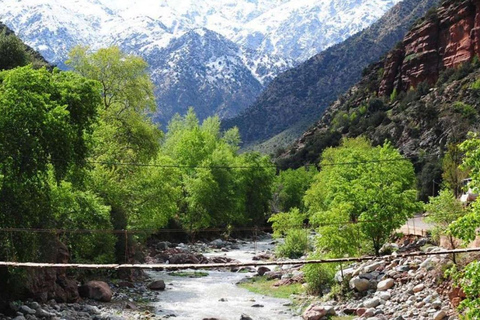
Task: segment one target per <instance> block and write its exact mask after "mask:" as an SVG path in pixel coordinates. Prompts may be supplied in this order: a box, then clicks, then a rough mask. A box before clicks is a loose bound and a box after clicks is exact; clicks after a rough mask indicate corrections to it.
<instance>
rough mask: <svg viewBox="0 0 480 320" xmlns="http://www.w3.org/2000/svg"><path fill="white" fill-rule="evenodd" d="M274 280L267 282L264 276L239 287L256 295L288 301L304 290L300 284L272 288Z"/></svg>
mask: <svg viewBox="0 0 480 320" xmlns="http://www.w3.org/2000/svg"><path fill="white" fill-rule="evenodd" d="M275 282H276V280H267V278H266V277H265V276H262V277H253V278H250V279H249V280H248V281H246V282H241V283H240V284H239V286H240V287H241V288H245V289H247V290H249V291H251V292H254V293H258V294H261V295H265V296H271V297H274V298H280V299H288V298H290V297H291V295H292V294H302V293H304V292H305V289H304V288H303V286H302V285H301V284H300V283H296V284H291V285H286V286H279V287H274V286H273V285H274V284H275Z"/></svg>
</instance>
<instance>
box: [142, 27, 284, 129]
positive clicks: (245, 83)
mask: <svg viewBox="0 0 480 320" xmlns="http://www.w3.org/2000/svg"><path fill="white" fill-rule="evenodd" d="M146 58H147V59H148V60H147V62H148V63H149V65H150V66H152V67H151V77H152V80H153V82H154V83H156V88H155V96H156V98H157V100H158V103H159V107H158V110H157V112H156V114H155V120H157V121H158V122H160V123H162V124H166V123H168V121H169V120H170V119H171V118H172V116H173V115H174V114H175V113H180V114H185V113H186V112H187V110H188V108H189V107H191V106H193V107H194V108H195V112H196V114H197V115H198V117H199V118H200V119H205V118H207V117H209V116H211V115H212V114H217V115H219V116H220V117H221V118H226V117H232V116H234V115H236V114H238V113H239V112H240V111H242V110H243V109H244V108H245V106H248V105H249V104H251V103H253V101H254V99H255V97H257V96H258V95H259V94H260V92H261V90H262V89H263V88H264V84H266V83H268V82H270V81H271V80H272V78H273V76H275V75H276V74H277V73H278V72H280V71H283V70H285V69H287V68H288V67H290V66H291V65H292V62H291V61H289V60H285V59H282V58H280V57H276V56H271V55H267V54H263V55H262V54H260V52H259V51H254V50H247V49H242V48H240V47H238V45H236V44H235V43H233V42H232V41H230V40H227V39H226V38H225V37H223V36H222V35H220V34H218V33H216V32H213V31H210V30H208V29H204V28H201V29H194V30H191V31H189V32H187V33H186V34H184V35H183V36H181V37H179V38H177V39H173V40H172V41H171V42H170V44H169V45H168V46H167V47H166V48H162V49H153V50H152V52H150V53H149V54H148V56H147V57H146Z"/></svg>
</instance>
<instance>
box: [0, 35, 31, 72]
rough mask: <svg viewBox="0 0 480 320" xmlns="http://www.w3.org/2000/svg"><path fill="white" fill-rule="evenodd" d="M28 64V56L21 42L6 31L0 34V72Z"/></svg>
mask: <svg viewBox="0 0 480 320" xmlns="http://www.w3.org/2000/svg"><path fill="white" fill-rule="evenodd" d="M29 62H30V56H29V54H28V53H27V51H26V48H25V45H24V44H23V42H22V41H21V40H20V39H18V38H17V37H16V36H15V35H14V34H13V33H12V34H7V29H5V28H4V29H3V30H1V32H0V70H6V69H13V68H16V67H22V66H25V65H27V64H28V63H29Z"/></svg>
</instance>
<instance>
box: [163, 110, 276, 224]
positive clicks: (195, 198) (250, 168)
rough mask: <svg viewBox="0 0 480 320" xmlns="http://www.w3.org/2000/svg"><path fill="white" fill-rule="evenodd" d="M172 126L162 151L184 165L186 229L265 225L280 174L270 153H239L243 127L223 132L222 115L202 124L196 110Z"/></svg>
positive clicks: (182, 205) (182, 218)
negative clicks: (273, 185)
mask: <svg viewBox="0 0 480 320" xmlns="http://www.w3.org/2000/svg"><path fill="white" fill-rule="evenodd" d="M168 129H169V130H168V133H167V134H166V136H165V139H164V141H163V143H162V152H163V153H164V154H166V155H168V156H170V157H172V158H173V159H176V161H177V163H178V164H180V165H182V166H183V167H182V169H181V176H182V177H181V190H182V194H183V198H182V199H181V200H179V208H180V211H179V213H178V216H177V219H178V220H179V221H180V223H181V224H182V225H183V226H184V228H185V229H187V230H189V231H190V232H192V233H193V232H195V231H196V230H198V229H201V228H205V227H209V226H211V227H226V226H229V225H233V224H236V225H250V226H252V225H259V224H263V223H264V220H265V216H266V213H268V212H269V208H270V205H269V201H270V200H271V198H272V183H273V179H274V177H275V168H274V167H273V166H272V164H271V163H270V161H269V158H268V157H263V156H260V155H259V154H257V153H245V154H242V155H237V154H236V152H237V150H238V144H239V142H240V139H239V135H238V130H237V129H230V130H228V131H226V132H224V133H221V132H220V120H219V119H218V117H213V118H207V119H206V120H204V121H203V123H202V124H200V123H199V121H198V118H197V117H196V115H195V113H194V111H193V109H190V110H189V111H188V113H187V114H186V115H185V116H184V117H181V116H179V115H177V116H176V117H174V118H173V119H172V120H171V121H170V123H169V125H168Z"/></svg>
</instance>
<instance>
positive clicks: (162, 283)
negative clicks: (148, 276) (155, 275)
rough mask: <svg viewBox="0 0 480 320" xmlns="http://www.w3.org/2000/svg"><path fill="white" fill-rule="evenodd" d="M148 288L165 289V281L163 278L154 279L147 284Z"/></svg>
mask: <svg viewBox="0 0 480 320" xmlns="http://www.w3.org/2000/svg"><path fill="white" fill-rule="evenodd" d="M147 288H148V289H150V290H160V291H163V290H165V281H163V280H156V281H153V282H151V283H150V284H149V285H148V286H147Z"/></svg>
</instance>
